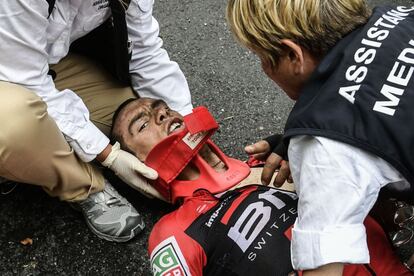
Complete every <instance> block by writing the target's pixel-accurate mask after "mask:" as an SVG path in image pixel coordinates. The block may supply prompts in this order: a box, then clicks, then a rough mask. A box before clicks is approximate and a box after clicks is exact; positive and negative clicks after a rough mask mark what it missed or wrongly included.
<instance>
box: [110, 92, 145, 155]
mask: <svg viewBox="0 0 414 276" xmlns="http://www.w3.org/2000/svg"><path fill="white" fill-rule="evenodd" d="M136 100H138V98H129V99H127V100H125V101H124V102H123V103H121V104H120V105H119V106H118V108H117V109H116V110H115V112H114V115H113V116H112V125H111V132H110V137H109V138H110V140H111V144H114V143H115V142H117V141H118V142H119V143H120V144H121V147H122V149H124V150H126V151H128V152H132V151H131V150H130V149H129V148H128V147H127V146H126V145H125V142H124V140H123V138H122V136H120V135H119V134H118V133H114V126H115V123H116V120H117V119H118V117H119V114H120V113H121V111H122V110H123V109H124V108H125V107H126V106H127V105H128V104H129V103H131V102H133V101H136Z"/></svg>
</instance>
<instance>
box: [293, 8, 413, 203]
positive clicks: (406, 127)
mask: <svg viewBox="0 0 414 276" xmlns="http://www.w3.org/2000/svg"><path fill="white" fill-rule="evenodd" d="M413 74H414V9H411V8H404V7H398V8H390V7H381V8H376V9H374V11H373V15H372V17H371V18H370V19H369V21H368V23H367V24H366V25H364V26H362V27H360V28H358V29H357V30H355V31H354V32H352V33H350V34H349V35H347V36H346V37H345V38H344V39H342V40H341V41H340V42H339V43H338V44H337V45H336V46H335V47H334V48H333V49H332V50H331V51H330V52H329V53H328V55H327V56H326V57H325V58H324V59H323V60H322V62H321V63H320V65H319V66H318V67H317V69H316V70H315V72H314V73H313V75H312V76H311V78H310V80H309V82H308V83H307V85H306V86H305V87H304V89H303V91H302V94H301V96H300V98H299V100H298V101H297V103H296V104H295V106H294V108H293V110H292V112H291V114H290V115H289V118H288V121H287V123H286V127H285V137H286V141H287V142H288V141H289V139H290V138H291V137H293V136H296V135H312V136H323V137H327V138H330V139H334V140H338V141H341V142H345V143H348V144H350V145H353V146H356V147H359V148H361V149H364V150H366V151H368V152H371V153H373V154H375V155H377V156H379V157H381V158H382V159H384V160H386V161H388V162H389V163H390V164H391V165H392V166H394V168H396V169H397V170H398V171H399V172H400V173H401V174H402V175H403V176H404V177H405V178H406V179H407V180H408V181H409V183H410V184H411V187H402V184H400V186H398V184H397V185H388V186H386V188H385V190H386V191H388V192H389V193H391V195H392V196H397V197H399V198H403V199H405V200H409V201H414V77H413V76H412V75H413Z"/></svg>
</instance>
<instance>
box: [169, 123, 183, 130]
mask: <svg viewBox="0 0 414 276" xmlns="http://www.w3.org/2000/svg"><path fill="white" fill-rule="evenodd" d="M180 127H181V123H173V124H172V125H171V126H170V132H173V131H174V130H176V129H178V128H180Z"/></svg>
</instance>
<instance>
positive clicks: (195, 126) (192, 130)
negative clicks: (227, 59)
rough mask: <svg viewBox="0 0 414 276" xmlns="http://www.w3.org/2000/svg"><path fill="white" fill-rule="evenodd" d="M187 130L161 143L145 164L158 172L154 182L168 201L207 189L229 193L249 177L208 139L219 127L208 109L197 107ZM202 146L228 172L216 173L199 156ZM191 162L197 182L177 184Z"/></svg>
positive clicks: (246, 170)
mask: <svg viewBox="0 0 414 276" xmlns="http://www.w3.org/2000/svg"><path fill="white" fill-rule="evenodd" d="M184 124H185V128H184V130H182V131H180V132H177V133H173V134H171V135H170V136H168V137H167V138H165V139H164V140H162V141H161V142H160V143H158V144H157V145H156V146H155V147H154V148H153V149H152V150H151V151H150V153H149V154H148V156H147V159H146V161H145V163H146V164H147V165H148V166H150V167H151V168H153V169H155V170H156V171H157V172H158V175H159V178H158V179H157V180H156V181H154V182H153V185H154V187H155V189H157V190H158V191H159V192H160V193H161V194H162V195H163V196H164V197H165V198H166V199H167V200H169V201H171V202H175V201H176V200H177V199H178V198H182V197H186V196H191V195H192V194H193V193H194V192H195V191H196V190H199V189H205V190H208V191H209V192H211V193H213V194H215V193H220V192H223V191H226V190H228V189H229V188H231V187H233V186H235V185H236V184H238V183H240V181H242V180H243V179H244V178H246V177H247V176H248V175H249V174H250V168H249V166H248V165H247V164H245V163H244V162H242V161H240V160H236V159H233V158H230V157H228V156H226V155H225V154H224V153H223V152H222V151H221V150H220V149H219V148H218V147H217V146H216V145H215V144H214V143H213V142H212V141H211V140H210V139H209V138H210V137H211V136H212V135H213V133H214V132H215V131H216V130H217V128H218V124H217V123H216V121H215V120H214V118H213V116H212V115H211V114H210V112H208V110H207V108H205V107H197V108H195V109H194V110H193V113H191V114H189V115H187V116H185V117H184ZM203 145H208V146H209V148H210V150H211V151H212V152H213V153H214V154H216V155H217V157H218V158H219V159H220V160H221V161H222V162H223V163H224V164H225V166H226V171H225V172H216V171H215V170H214V168H213V167H211V166H210V164H208V163H207V162H206V161H205V160H204V159H203V158H202V157H201V156H200V155H199V154H198V153H199V151H200V149H201V147H202V146H203ZM190 162H191V164H192V165H193V166H194V167H195V168H197V170H198V172H199V177H198V179H196V180H177V179H176V178H177V176H178V175H179V174H180V173H181V172H182V170H183V169H184V168H185V167H186V166H187V165H188V164H189V163H190Z"/></svg>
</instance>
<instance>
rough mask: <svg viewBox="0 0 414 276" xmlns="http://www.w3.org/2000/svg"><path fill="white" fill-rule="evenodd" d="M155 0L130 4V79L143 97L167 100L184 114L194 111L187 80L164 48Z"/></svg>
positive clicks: (135, 0)
mask: <svg viewBox="0 0 414 276" xmlns="http://www.w3.org/2000/svg"><path fill="white" fill-rule="evenodd" d="M153 2H154V1H153V0H139V1H137V0H134V1H131V3H130V5H129V7H128V10H127V13H126V22H127V29H128V37H129V39H130V40H131V43H132V44H131V45H132V56H131V61H130V69H129V70H130V76H131V83H132V87H133V89H134V91H136V92H137V93H138V94H139V95H140V97H150V98H157V99H162V100H164V101H165V102H166V103H167V105H168V106H169V107H170V108H171V109H172V110H175V111H177V112H179V113H180V114H181V115H183V116H184V115H187V114H189V113H191V112H192V110H193V106H192V104H191V95H190V90H189V88H188V84H187V80H186V78H185V76H184V74H183V72H182V71H181V69H180V67H179V66H178V64H177V63H176V62H173V61H171V60H170V58H169V56H168V53H167V52H166V51H165V50H164V49H163V48H162V45H163V41H162V39H161V38H160V37H159V25H158V22H157V21H156V20H155V18H154V17H153V16H152V9H153Z"/></svg>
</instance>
